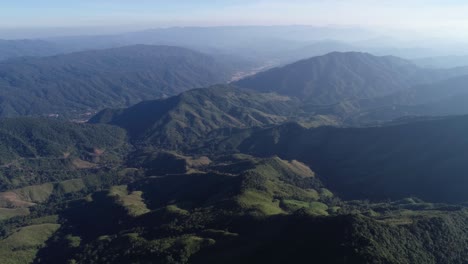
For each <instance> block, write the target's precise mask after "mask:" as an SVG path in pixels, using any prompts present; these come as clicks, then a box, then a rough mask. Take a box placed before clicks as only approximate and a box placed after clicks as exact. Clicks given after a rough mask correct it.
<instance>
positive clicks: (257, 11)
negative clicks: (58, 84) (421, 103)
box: [0, 0, 468, 34]
mask: <svg viewBox="0 0 468 264" xmlns="http://www.w3.org/2000/svg"><path fill="white" fill-rule="evenodd" d="M467 14H468V1H465V0H463V1H462V0H445V1H441V0H284V1H282V0H213V1H209V0H153V1H150V0H73V1H69V0H0V28H20V27H72V26H73V27H74V26H116V25H126V26H132V25H133V26H140V27H141V26H147V27H158V26H196V25H203V26H211V25H213V26H215V25H253V24H256V25H272V24H275V25H279V24H311V25H330V24H332V25H353V26H355V25H359V26H364V27H375V28H388V29H416V30H421V31H441V32H443V31H449V32H452V33H454V34H456V33H458V32H467V30H468V15H467Z"/></svg>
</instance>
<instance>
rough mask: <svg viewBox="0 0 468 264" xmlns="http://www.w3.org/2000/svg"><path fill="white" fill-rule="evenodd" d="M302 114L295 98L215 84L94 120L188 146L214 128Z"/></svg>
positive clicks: (139, 137)
mask: <svg viewBox="0 0 468 264" xmlns="http://www.w3.org/2000/svg"><path fill="white" fill-rule="evenodd" d="M300 119H306V117H305V113H304V112H302V110H301V109H300V104H299V101H298V100H296V99H291V98H289V97H286V96H280V95H277V94H268V93H256V92H252V91H247V90H242V89H238V88H235V87H232V86H214V87H210V88H204V89H196V90H191V91H188V92H185V93H182V94H180V95H178V96H175V97H171V98H168V99H162V100H156V101H147V102H142V103H140V104H137V105H135V106H133V107H130V108H128V109H120V110H119V109H117V110H112V109H108V110H104V111H102V112H100V113H98V114H97V115H96V116H94V117H93V118H92V119H91V120H90V122H91V123H106V124H113V125H117V126H120V127H122V128H124V129H126V130H127V131H128V132H129V134H130V136H131V137H132V138H133V139H134V140H135V141H139V142H145V143H152V144H156V145H158V146H161V147H167V148H173V147H175V146H179V147H182V148H186V147H187V146H188V145H190V144H193V143H197V142H200V140H202V139H204V138H205V137H206V136H207V135H208V134H210V133H211V132H213V131H216V130H222V129H228V130H229V129H242V128H249V127H257V126H259V127H261V126H265V125H272V124H279V123H283V122H285V121H288V120H300ZM309 119H310V120H309ZM309 119H307V120H309V122H313V121H314V120H315V121H316V122H318V123H321V124H333V120H324V119H320V118H319V117H311V118H309Z"/></svg>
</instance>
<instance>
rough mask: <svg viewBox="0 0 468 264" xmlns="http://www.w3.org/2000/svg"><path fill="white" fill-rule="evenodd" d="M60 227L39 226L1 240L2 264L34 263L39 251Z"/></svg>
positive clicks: (27, 227)
mask: <svg viewBox="0 0 468 264" xmlns="http://www.w3.org/2000/svg"><path fill="white" fill-rule="evenodd" d="M59 227H60V225H58V224H39V225H32V226H26V227H23V228H20V229H18V230H17V231H16V232H14V233H13V234H11V235H10V236H8V237H7V238H5V239H3V240H0V263H2V264H18V263H32V262H33V260H34V258H35V257H36V254H37V251H38V250H39V249H40V248H41V247H43V246H44V243H45V242H46V241H47V240H48V239H49V238H50V237H51V236H52V235H53V234H54V233H55V231H57V229H59Z"/></svg>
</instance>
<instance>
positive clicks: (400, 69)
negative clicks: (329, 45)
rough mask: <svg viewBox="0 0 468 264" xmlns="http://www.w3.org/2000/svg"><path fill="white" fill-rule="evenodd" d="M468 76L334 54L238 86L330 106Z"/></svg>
mask: <svg viewBox="0 0 468 264" xmlns="http://www.w3.org/2000/svg"><path fill="white" fill-rule="evenodd" d="M465 73H467V69H464V68H459V69H452V70H430V69H423V68H419V67H418V66H416V65H414V64H413V63H411V62H410V61H406V60H403V59H400V58H397V57H390V56H387V57H376V56H373V55H370V54H367V53H358V52H345V53H340V52H334V53H330V54H327V55H324V56H319V57H313V58H311V59H307V60H302V61H299V62H296V63H293V64H290V65H287V66H284V67H281V68H275V69H272V70H269V71H266V72H263V73H259V74H257V75H254V76H252V77H248V78H245V79H243V80H240V81H238V82H236V83H235V84H236V85H238V86H240V87H244V88H249V89H252V90H255V91H260V92H276V93H279V94H283V95H288V96H293V97H297V98H300V99H301V100H303V101H304V102H307V103H309V104H312V105H330V104H336V103H339V102H341V101H343V100H349V99H366V98H373V97H377V96H382V95H386V94H390V93H392V92H396V91H400V90H406V89H408V88H410V87H412V86H415V85H417V84H423V83H430V82H433V81H437V80H442V79H447V78H450V77H453V76H457V75H463V74H465Z"/></svg>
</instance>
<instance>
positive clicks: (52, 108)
mask: <svg viewBox="0 0 468 264" xmlns="http://www.w3.org/2000/svg"><path fill="white" fill-rule="evenodd" d="M232 70H233V69H232V68H230V67H228V66H226V65H224V64H223V63H220V62H218V61H216V60H215V59H213V58H211V57H209V56H207V55H204V54H201V53H198V52H194V51H191V50H187V49H183V48H177V47H169V46H145V45H136V46H128V47H123V48H115V49H108V50H95V51H86V52H79V53H72V54H66V55H57V56H52V57H45V58H21V59H14V60H8V61H4V62H0V98H1V100H0V116H2V117H5V116H18V115H51V114H53V115H59V116H65V117H79V116H80V114H84V113H86V112H94V111H98V110H100V109H103V108H106V107H122V106H128V105H131V104H134V103H137V102H140V101H142V100H149V99H155V98H161V97H166V96H170V95H175V94H178V93H180V92H182V91H185V90H188V89H192V88H197V87H205V86H208V85H211V84H216V83H221V82H225V81H227V80H229V79H230V77H231V74H232Z"/></svg>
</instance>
